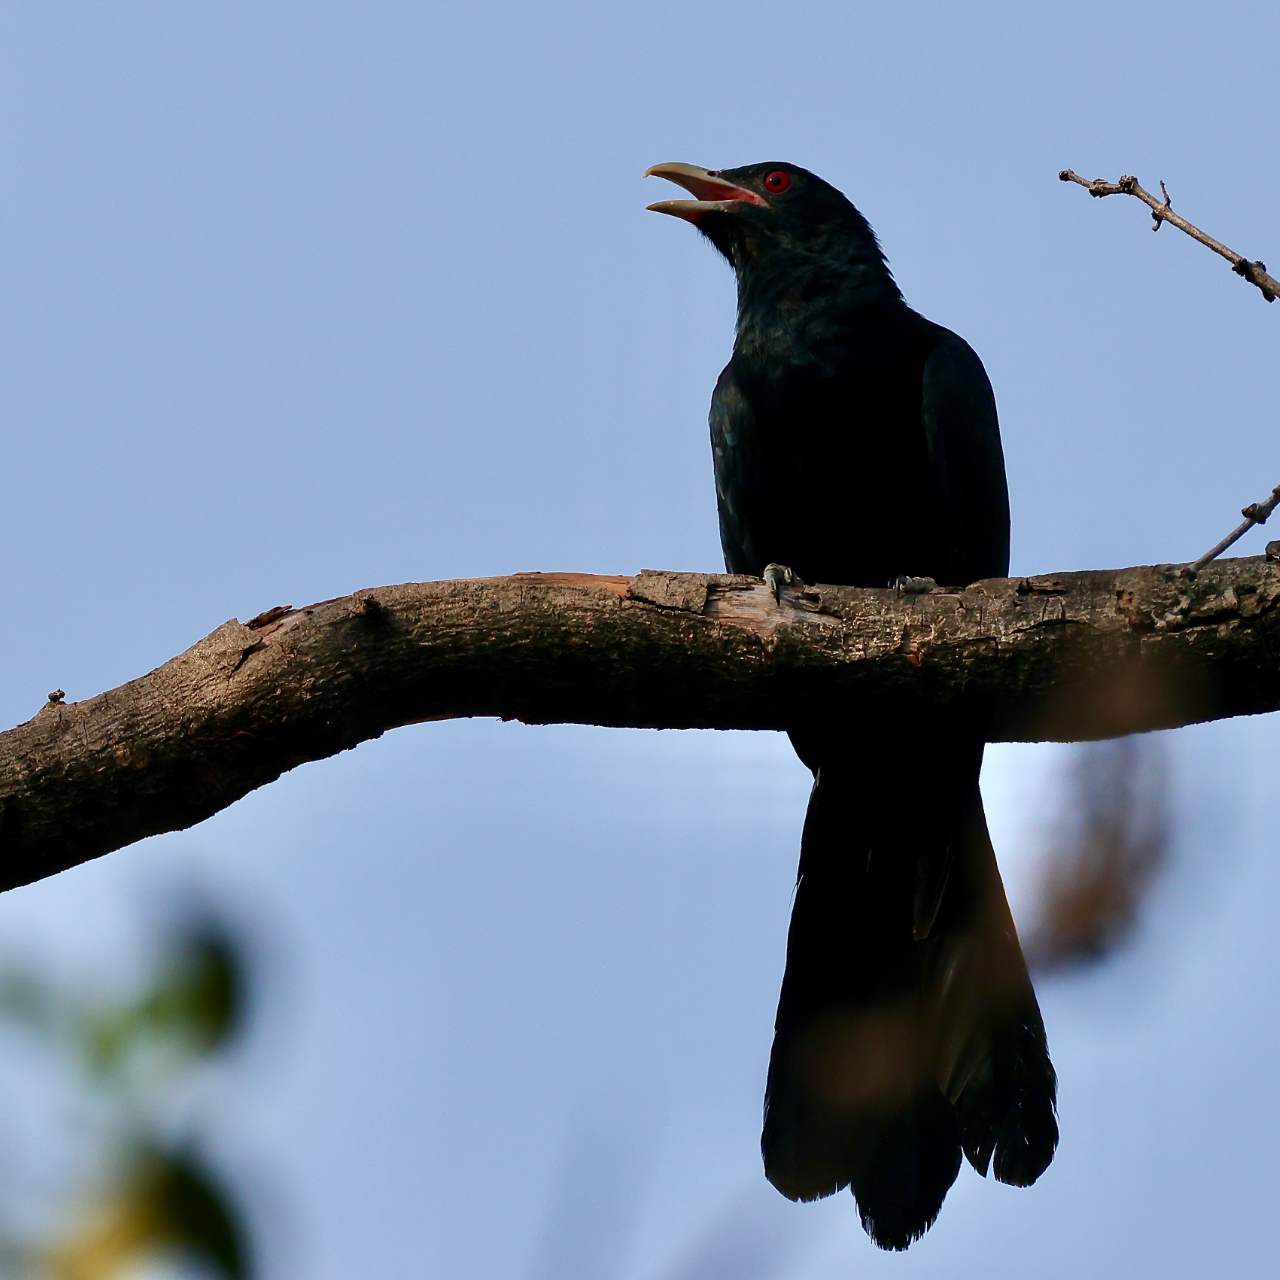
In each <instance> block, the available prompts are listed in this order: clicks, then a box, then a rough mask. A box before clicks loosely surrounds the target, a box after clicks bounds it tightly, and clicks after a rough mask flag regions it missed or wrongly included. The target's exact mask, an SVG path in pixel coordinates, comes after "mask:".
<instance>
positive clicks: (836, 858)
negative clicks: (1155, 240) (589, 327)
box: [650, 163, 1058, 1249]
mask: <svg viewBox="0 0 1280 1280" xmlns="http://www.w3.org/2000/svg"><path fill="white" fill-rule="evenodd" d="M650 172H652V173H655V174H657V175H658V176H663V177H668V178H670V179H671V180H672V181H675V182H678V183H679V184H680V185H681V186H684V187H686V189H688V190H689V191H691V192H692V193H693V194H694V195H695V196H697V197H699V198H698V199H696V200H694V201H670V202H665V203H663V204H659V205H656V206H653V207H654V208H656V209H659V210H660V211H662V212H666V213H672V214H675V215H676V216H679V217H683V218H685V219H687V220H688V221H690V222H693V223H694V224H695V225H696V226H697V227H698V229H699V230H700V231H701V232H702V233H703V234H704V235H706V236H707V237H708V238H709V239H710V240H711V242H712V243H713V244H714V245H715V246H716V248H717V249H719V250H720V251H721V252H722V253H723V254H724V255H725V257H727V258H728V259H729V261H730V263H731V264H732V265H733V267H734V270H735V273H736V275H737V279H738V323H737V339H736V341H735V343H734V349H733V357H732V359H731V360H730V361H729V364H728V366H727V367H726V368H725V370H724V372H723V373H722V374H721V375H720V380H719V382H718V383H717V385H716V389H715V393H714V395H713V397H712V402H711V441H712V447H713V450H714V454H715V474H716V493H717V497H718V500H719V510H720V536H721V542H722V545H723V547H724V554H725V562H726V564H727V566H728V568H729V570H730V571H731V572H734V573H745V574H754V575H757V576H759V575H762V574H764V572H765V570H766V567H767V566H769V565H771V564H776V565H785V566H787V567H789V568H790V569H792V570H794V572H795V574H796V575H798V576H799V577H800V578H802V579H803V580H804V581H806V582H827V583H843V584H849V585H854V586H864V587H885V586H887V585H888V584H890V583H891V582H892V581H894V580H898V579H902V578H932V579H935V580H936V581H937V582H939V583H942V584H945V585H959V584H967V583H970V582H973V581H976V580H977V579H980V578H985V577H1002V576H1004V575H1005V574H1006V573H1007V571H1008V564H1009V503H1008V494H1007V491H1006V487H1005V476H1004V459H1003V455H1002V453H1001V448H1000V432H999V426H998V424H997V419H996V407H995V399H994V397H993V395H992V392H991V386H990V383H989V382H988V380H987V376H986V373H985V371H984V370H983V367H982V363H981V361H980V360H979V359H978V357H977V356H976V355H975V354H974V352H973V350H972V349H971V348H970V347H969V346H968V344H967V343H965V342H964V341H963V340H962V339H961V338H959V337H957V336H956V335H955V334H954V333H951V332H950V331H949V330H947V329H944V328H942V326H940V325H936V324H933V323H932V322H930V321H928V320H926V319H925V318H924V317H923V316H920V315H918V314H917V313H916V312H914V311H912V310H911V308H910V307H908V306H907V305H906V303H905V302H904V301H903V300H902V295H901V293H900V292H899V290H898V287H897V285H896V284H895V283H894V281H893V277H892V276H891V275H890V273H889V269H888V267H887V265H886V263H885V259H884V255H883V254H882V252H881V250H880V246H879V244H878V243H877V242H876V238H875V236H874V234H873V233H872V231H871V228H870V227H869V226H868V224H867V222H866V220H865V219H864V218H863V217H862V215H861V214H860V213H859V212H858V211H857V210H856V209H855V208H854V207H853V205H852V204H850V203H849V201H848V200H847V199H846V198H845V197H844V196H843V195H841V193H840V192H838V191H836V190H835V188H833V187H831V186H829V185H828V184H827V183H825V182H823V181H822V180H821V179H820V178H817V177H815V176H814V175H813V174H811V173H808V172H807V171H805V170H804V169H800V168H798V167H797V166H795V165H791V164H785V163H772V164H759V165H751V166H748V167H746V168H741V169H730V170H720V171H717V172H708V171H706V170H699V169H695V168H693V167H692V166H688V165H659V166H655V168H654V169H653V170H651V171H650ZM779 175H781V176H779ZM777 188H781V189H777ZM791 737H792V741H793V743H794V744H795V747H796V750H797V751H798V752H799V754H800V756H801V759H803V760H804V762H805V764H806V765H808V766H809V768H810V769H812V770H813V773H814V787H813V794H812V797H811V799H810V802H809V812H808V816H807V818H806V820H805V827H804V836H803V839H802V843H801V852H800V872H799V879H798V883H797V888H796V897H795V905H794V908H793V912H792V918H791V930H790V934H789V937H788V940H787V968H786V974H785V976H784V978H783V983H782V994H781V997H780V999H779V1004H778V1016H777V1022H776V1026H775V1035H774V1044H773V1054H772V1059H771V1061H770V1064H769V1080H768V1087H767V1093H766V1098H765V1121H764V1135H763V1139H762V1145H763V1150H764V1158H765V1170H766V1173H767V1175H768V1177H769V1180H770V1181H771V1182H772V1183H773V1184H774V1185H775V1186H776V1187H777V1188H778V1189H779V1190H780V1191H782V1192H783V1193H784V1194H785V1195H787V1196H790V1197H791V1198H793V1199H799V1200H810V1199H815V1198H817V1197H819V1196H825V1195H829V1194H831V1193H832V1192H834V1191H837V1190H839V1189H841V1188H843V1187H845V1186H848V1187H850V1188H851V1189H852V1191H853V1193H854V1195H855V1197H856V1198H857V1201H858V1206H859V1210H860V1212H861V1214H862V1221H863V1225H864V1226H865V1227H866V1229H867V1231H868V1232H869V1233H870V1235H871V1237H872V1238H873V1239H874V1240H875V1242H876V1243H877V1244H879V1245H881V1246H882V1247H884V1248H894V1249H902V1248H906V1246H907V1245H908V1244H910V1243H911V1241H912V1240H914V1239H916V1238H917V1237H919V1236H920V1235H921V1234H922V1233H923V1232H924V1231H925V1230H926V1229H927V1228H928V1227H929V1226H930V1224H931V1223H932V1222H933V1220H934V1219H935V1217H936V1216H937V1214H938V1210H939V1209H940V1208H941V1205H942V1201H943V1198H944V1196H945V1195H946V1193H947V1190H948V1188H949V1187H950V1186H951V1184H952V1182H953V1181H954V1180H955V1177H956V1174H957V1172H958V1170H959V1165H960V1159H961V1152H963V1153H964V1155H966V1156H967V1157H968V1159H969V1160H970V1162H971V1163H972V1164H973V1166H974V1167H975V1168H976V1169H977V1170H978V1171H979V1172H980V1173H982V1174H984V1175H985V1173H986V1172H987V1169H988V1167H989V1166H990V1165H991V1163H992V1160H993V1158H994V1169H995V1175H996V1177H997V1178H998V1179H1000V1180H1001V1181H1003V1182H1010V1183H1014V1184H1017V1185H1020V1186H1025V1185H1029V1184H1030V1183H1032V1182H1034V1181H1035V1180H1036V1178H1037V1177H1039V1175H1040V1174H1041V1173H1042V1172H1043V1170H1044V1169H1045V1168H1046V1167H1047V1166H1048V1164H1049V1162H1050V1160H1052V1158H1053V1153H1054V1149H1055V1147H1056V1144H1057V1138H1058V1129H1057V1122H1056V1118H1055V1090H1056V1083H1055V1078H1054V1073H1053V1067H1052V1066H1051V1064H1050V1061H1049V1056H1048V1049H1047V1047H1046V1044H1045V1035H1044V1026H1043V1023H1042V1021H1041V1017H1040V1011H1039V1008H1038V1006H1037V1004H1036V998H1035V993H1034V991H1033V989H1032V986H1031V981H1030V978H1029V977H1028V975H1027V969H1026V965H1025V963H1024V961H1023V958H1022V952H1021V949H1020V947H1019V944H1018V938H1017V933H1016V931H1015V929H1014V925H1013V920H1012V918H1011V916H1010V914H1009V908H1008V905H1007V903H1006V901H1005V895H1004V888H1003V886H1002V884H1001V882H1000V874H999V871H998V870H997V868H996V862H995V854H994V852H993V850H992V847H991V841H990V838H989V837H988V835H987V828H986V821H985V818H984V816H983V811H982V799H981V796H980V795H979V792H978V774H979V770H980V768H981V763H982V744H981V742H980V741H977V740H976V739H974V738H973V737H971V736H969V735H968V734H966V732H965V729H964V726H963V725H961V724H955V723H947V722H944V721H943V720H941V719H938V720H935V721H928V722H925V721H918V720H911V721H906V720H904V719H903V718H902V717H901V716H896V715H894V714H893V713H892V711H886V712H885V714H884V715H883V716H882V717H880V718H878V719H876V720H875V721H874V722H871V721H868V722H865V723H859V724H856V725H844V724H841V725H832V724H830V723H829V722H828V721H826V720H824V718H823V716H822V714H821V708H808V707H797V708H796V727H795V729H794V730H793V732H792V735H791Z"/></svg>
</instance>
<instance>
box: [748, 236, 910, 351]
mask: <svg viewBox="0 0 1280 1280" xmlns="http://www.w3.org/2000/svg"><path fill="white" fill-rule="evenodd" d="M737 276H738V324H737V341H736V343H735V350H736V351H738V352H740V353H744V354H746V353H757V354H759V355H761V356H763V355H764V354H766V353H767V354H768V355H769V356H770V357H771V361H770V362H772V360H773V359H781V360H783V361H784V362H787V363H790V362H791V360H792V358H793V357H794V356H797V355H800V353H803V358H804V361H805V362H806V363H807V362H809V361H811V360H813V359H815V358H816V359H817V360H819V361H820V362H821V361H822V359H823V352H824V349H825V348H827V347H833V348H843V346H844V345H845V342H846V336H847V333H848V331H849V330H850V328H857V327H858V325H859V324H860V323H862V322H863V320H864V318H865V317H866V316H867V314H868V313H869V312H875V311H879V310H881V309H883V308H884V307H886V306H895V305H897V306H901V305H903V303H902V293H901V291H900V290H899V288H898V286H897V284H896V283H894V279H893V276H892V275H891V274H890V273H889V268H888V267H887V266H886V265H885V261H884V258H883V257H882V256H881V254H880V252H879V248H878V246H875V245H874V244H872V245H868V246H866V247H865V249H862V248H861V247H857V248H855V249H853V250H851V251H848V252H847V253H845V254H843V255H841V256H840V257H835V256H833V255H830V254H822V255H820V256H819V255H814V256H807V255H801V254H798V253H797V254H794V255H789V256H788V258H787V259H786V260H783V261H779V260H778V259H777V258H774V259H772V260H771V261H770V262H769V264H768V266H767V267H766V268H764V269H760V268H754V267H745V268H744V269H739V271H738V272H737ZM793 348H794V351H793Z"/></svg>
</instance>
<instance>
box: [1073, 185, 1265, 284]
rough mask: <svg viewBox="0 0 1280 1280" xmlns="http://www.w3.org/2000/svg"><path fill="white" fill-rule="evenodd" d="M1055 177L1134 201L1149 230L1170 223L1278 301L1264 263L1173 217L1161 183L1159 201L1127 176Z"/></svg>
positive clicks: (1098, 193)
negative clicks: (1148, 219)
mask: <svg viewBox="0 0 1280 1280" xmlns="http://www.w3.org/2000/svg"><path fill="white" fill-rule="evenodd" d="M1058 177H1059V178H1060V179H1061V180H1062V181H1063V182H1076V183H1079V185H1080V186H1082V187H1083V188H1084V189H1085V190H1086V191H1087V192H1088V193H1089V194H1090V195H1091V196H1134V197H1136V198H1137V199H1139V200H1141V201H1142V203H1143V204H1145V205H1146V206H1147V208H1148V209H1150V210H1151V216H1152V218H1154V219H1155V222H1154V224H1153V226H1152V228H1151V229H1152V231H1159V230H1160V224H1161V223H1162V222H1168V223H1170V224H1171V225H1173V226H1175V227H1177V228H1178V230H1179V231H1184V232H1186V234H1187V235H1189V236H1190V237H1191V238H1192V239H1193V240H1198V241H1199V242H1200V243H1201V244H1202V245H1204V246H1205V247H1206V248H1208V249H1212V250H1213V251H1214V253H1217V254H1220V255H1221V256H1222V257H1224V258H1226V260H1227V261H1228V262H1229V263H1231V270H1232V271H1234V272H1235V273H1236V275H1238V276H1243V277H1244V279H1246V280H1247V281H1248V282H1249V283H1250V284H1252V285H1256V286H1257V288H1259V289H1260V290H1261V291H1262V296H1263V297H1264V298H1266V300H1267V301H1268V302H1274V301H1275V300H1276V298H1277V297H1280V280H1277V279H1276V278H1275V277H1274V276H1269V275H1268V274H1267V267H1266V264H1265V263H1263V262H1251V261H1250V260H1249V259H1248V258H1246V257H1245V256H1244V255H1243V254H1240V253H1237V252H1236V251H1235V250H1234V249H1228V248H1227V246H1226V245H1225V244H1223V243H1222V242H1221V241H1220V240H1215V239H1214V238H1213V237H1212V236H1211V235H1207V234H1206V233H1205V232H1203V231H1201V230H1200V228H1199V227H1197V226H1195V225H1194V224H1193V223H1190V222H1188V221H1187V220H1186V218H1182V217H1179V216H1178V214H1176V213H1174V211H1173V204H1172V202H1171V201H1170V199H1169V193H1168V192H1167V191H1166V190H1165V186H1164V183H1163V182H1162V183H1161V184H1160V191H1161V193H1162V195H1163V196H1164V199H1163V200H1161V199H1159V198H1157V197H1156V196H1153V195H1152V194H1151V192H1150V191H1146V190H1144V189H1143V188H1142V186H1141V185H1140V184H1139V183H1138V180H1137V178H1132V177H1129V176H1128V175H1126V176H1124V177H1122V178H1121V179H1120V181H1119V182H1107V181H1106V180H1105V179H1103V178H1094V180H1093V181H1092V182H1090V181H1089V180H1088V179H1087V178H1082V177H1081V176H1080V175H1079V174H1078V173H1075V172H1073V171H1072V170H1071V169H1063V170H1061V172H1059V174H1058Z"/></svg>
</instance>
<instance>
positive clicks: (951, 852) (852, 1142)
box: [761, 741, 1057, 1249]
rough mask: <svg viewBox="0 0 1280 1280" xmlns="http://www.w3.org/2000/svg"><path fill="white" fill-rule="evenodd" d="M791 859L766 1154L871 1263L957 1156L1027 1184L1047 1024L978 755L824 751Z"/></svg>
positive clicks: (953, 1167) (1038, 1155)
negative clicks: (792, 883) (853, 1211)
mask: <svg viewBox="0 0 1280 1280" xmlns="http://www.w3.org/2000/svg"><path fill="white" fill-rule="evenodd" d="M797 747H798V748H799V749H800V750H801V755H802V757H803V758H804V759H805V761H806V763H807V764H810V766H811V767H813V766H814V765H815V764H816V765H817V766H818V767H817V768H816V769H815V773H816V780H815V783H814V789H813V794H812V796H811V798H810V802H809V811H808V814H807V816H806V819H805V829H804V836H803V839H802V842H801V852H800V873H799V877H798V881H797V887H796V897H795V904H794V907H793V910H792V917H791V929H790V933H789V935H788V940H787V968H786V974H785V976H784V978H783V984H782V993H781V996H780V998H779V1002H778V1016H777V1021H776V1023H775V1032H774V1045H773V1054H772V1057H771V1060H770V1064H769V1080H768V1086H767V1090H766V1097H765V1121H764V1132H763V1135H762V1140H761V1145H762V1148H763V1153H764V1159H765V1172H766V1175H767V1176H768V1178H769V1180H770V1181H771V1182H772V1183H773V1184H774V1185H775V1186H776V1187H777V1188H778V1189H779V1190H780V1191H781V1192H782V1193H783V1194H784V1195H786V1196H788V1197H790V1198H791V1199H796V1200H812V1199H817V1198H819V1197H822V1196H827V1195H831V1194H833V1193H834V1192H836V1191H838V1190H841V1189H843V1188H844V1187H846V1186H847V1187H850V1188H851V1190H852V1191H853V1194H854V1196H855V1197H856V1199H857V1201H858V1206H859V1210H860V1213H861V1216H862V1221H863V1226H864V1227H865V1228H866V1230H867V1232H868V1234H869V1235H870V1236H871V1238H872V1239H873V1240H874V1241H875V1242H876V1243H877V1244H878V1245H880V1247H882V1248H887V1249H905V1248H906V1247H907V1246H908V1245H909V1244H910V1243H911V1242H912V1241H913V1240H915V1239H917V1238H918V1237H919V1236H920V1235H922V1234H923V1233H924V1232H925V1231H926V1230H927V1229H928V1228H929V1226H930V1225H932V1223H933V1221H934V1219H935V1218H936V1217H937V1215H938V1211H939V1210H940V1208H941V1206H942V1201H943V1199H944V1197H945V1196H946V1193H947V1191H948V1190H949V1188H950V1187H951V1184H952V1183H953V1182H954V1180H955V1177H956V1174H957V1173H958V1171H959V1166H960V1160H961V1152H962V1151H963V1153H964V1155H965V1156H967V1157H968V1159H969V1160H970V1162H971V1163H972V1164H973V1165H974V1167H975V1168H977V1169H978V1171H979V1172H980V1173H983V1174H984V1175H985V1173H986V1171H987V1168H988V1167H989V1166H990V1164H991V1161H992V1159H993V1157H994V1161H995V1174H996V1177H997V1178H998V1179H1000V1180H1001V1181H1004V1182H1012V1183H1015V1184H1017V1185H1028V1184H1029V1183H1031V1182H1034V1181H1035V1179H1036V1178H1037V1177H1038V1176H1039V1174H1040V1173H1041V1172H1042V1171H1043V1170H1044V1168H1045V1166H1046V1165H1047V1164H1048V1162H1049V1160H1050V1159H1052V1156H1053V1150H1054V1147H1055V1145H1056V1142H1057V1125H1056V1120H1055V1119H1054V1089H1055V1081H1054V1075H1053V1068H1052V1066H1051V1065H1050V1063H1049V1057H1048V1051H1047V1047H1046V1044H1045V1037H1044V1026H1043V1023H1042V1022H1041V1019H1040V1013H1039V1008H1038V1006H1037V1005H1036V1000H1035V993H1034V991H1033V990H1032V987H1031V983H1030V979H1029V977H1028V976H1027V971H1026V965H1025V963H1024V962H1023V960H1022V953H1021V950H1020V948H1019V946H1018V940H1017V934H1016V932H1015V931H1014V927H1013V921H1012V918H1011V917H1010V915H1009V909H1008V905H1007V903H1006V902H1005V897H1004V890H1003V886H1002V885H1001V883H1000V877H999V871H998V870H997V868H996V864H995V857H994V853H993V851H992V849H991V842H990V839H989V837H988V836H987V832H986V823H985V819H984V818H983V815H982V803H981V798H980V797H979V795H978V789H977V772H978V769H979V768H980V765H981V746H980V744H972V743H967V742H966V743H960V742H953V743H950V744H947V743H942V744H941V745H938V744H937V743H936V742H935V743H934V744H931V748H930V749H926V750H924V751H920V750H912V751H911V752H910V753H909V754H907V755H905V756H900V755H899V754H898V753H897V752H895V751H894V750H892V749H886V748H885V747H884V745H883V744H882V743H881V744H875V746H874V747H871V746H868V747H865V748H858V747H853V746H850V745H849V744H841V746H840V750H838V751H833V750H831V749H830V745H829V744H827V745H826V746H825V747H824V748H823V749H822V750H821V751H820V752H818V753H817V754H819V755H820V756H821V760H820V761H817V760H815V759H814V755H815V751H814V749H813V746H812V744H810V743H803V742H799V741H798V742H797Z"/></svg>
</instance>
